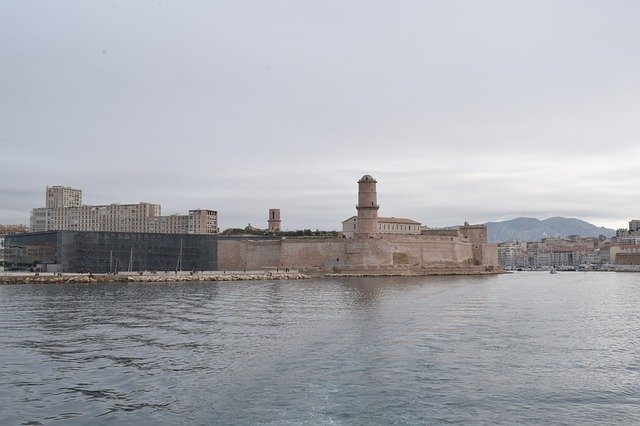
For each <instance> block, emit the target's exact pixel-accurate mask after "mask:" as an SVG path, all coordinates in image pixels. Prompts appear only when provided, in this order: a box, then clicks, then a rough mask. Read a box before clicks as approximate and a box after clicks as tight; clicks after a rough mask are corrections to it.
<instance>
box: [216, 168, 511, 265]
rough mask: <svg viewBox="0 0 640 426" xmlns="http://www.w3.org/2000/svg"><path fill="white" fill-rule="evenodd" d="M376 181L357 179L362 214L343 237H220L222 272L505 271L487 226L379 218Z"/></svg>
mask: <svg viewBox="0 0 640 426" xmlns="http://www.w3.org/2000/svg"><path fill="white" fill-rule="evenodd" d="M376 183H377V182H376V180H375V179H374V178H373V177H371V176H370V175H365V176H363V177H362V178H361V179H360V180H359V181H358V204H357V206H356V210H357V213H358V214H357V216H353V217H351V218H349V219H347V220H346V221H344V222H343V235H342V238H296V237H283V238H275V237H271V238H264V237H246V238H243V237H238V238H234V237H228V238H227V237H221V238H220V239H219V240H218V241H219V242H218V268H219V269H221V270H242V269H247V270H249V269H251V270H254V269H255V270H257V269H299V270H304V271H311V272H314V271H318V272H322V271H324V272H335V273H347V274H350V273H363V272H366V273H375V274H378V273H380V274H387V273H392V274H396V273H399V274H431V273H451V274H455V273H465V274H466V273H469V274H481V273H495V272H500V271H501V269H500V268H499V265H498V250H497V246H496V245H494V244H487V229H486V226H484V225H469V224H467V223H465V224H464V225H463V226H461V227H460V228H459V229H444V230H441V229H426V230H423V229H421V225H420V223H419V222H417V221H413V220H411V219H402V218H384V217H378V209H379V206H378V204H377V192H376ZM345 226H346V227H347V228H348V229H344V227H345Z"/></svg>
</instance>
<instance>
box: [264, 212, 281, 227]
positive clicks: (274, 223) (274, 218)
mask: <svg viewBox="0 0 640 426" xmlns="http://www.w3.org/2000/svg"><path fill="white" fill-rule="evenodd" d="M267 223H268V224H269V227H268V228H267V229H268V230H269V231H270V232H280V230H281V228H280V224H281V223H282V221H281V220H280V209H269V220H268V221H267Z"/></svg>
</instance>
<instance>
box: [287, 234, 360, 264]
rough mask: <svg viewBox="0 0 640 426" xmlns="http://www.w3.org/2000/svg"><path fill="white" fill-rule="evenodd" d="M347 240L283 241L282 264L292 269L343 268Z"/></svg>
mask: <svg viewBox="0 0 640 426" xmlns="http://www.w3.org/2000/svg"><path fill="white" fill-rule="evenodd" d="M346 257H347V256H346V252H345V239H342V238H336V239H326V240H325V239H322V240H312V239H295V238H286V239H284V240H283V244H282V253H281V258H280V262H281V265H282V267H284V268H291V269H331V268H332V267H343V266H344V264H345V258H346Z"/></svg>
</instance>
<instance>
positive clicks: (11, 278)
mask: <svg viewBox="0 0 640 426" xmlns="http://www.w3.org/2000/svg"><path fill="white" fill-rule="evenodd" d="M309 278H311V277H310V276H309V275H305V274H301V273H298V272H225V273H210V274H208V273H204V274H201V273H199V274H171V273H165V274H143V275H139V274H137V275H133V274H128V275H121V274H95V275H91V274H63V275H36V274H29V275H13V274H12V275H0V284H64V283H76V284H94V283H132V282H135V283H154V282H193V281H250V280H260V281H272V280H304V279H309Z"/></svg>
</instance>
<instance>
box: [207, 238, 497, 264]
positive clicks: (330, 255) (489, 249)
mask: <svg viewBox="0 0 640 426" xmlns="http://www.w3.org/2000/svg"><path fill="white" fill-rule="evenodd" d="M481 253H482V261H481V266H496V267H497V266H498V262H497V258H498V256H497V247H496V246H495V245H492V244H483V245H482V250H481ZM474 255H476V256H477V255H478V251H477V249H476V250H474V247H473V246H472V244H471V243H469V242H468V241H467V240H466V239H465V238H463V237H461V236H458V237H456V236H451V235H384V236H383V237H378V238H359V239H358V238H356V239H346V238H327V239H313V238H295V237H294V238H291V237H290V238H282V239H271V240H260V239H259V238H256V239H244V240H220V241H219V246H218V268H219V269H220V270H259V269H276V268H278V269H283V268H289V269H301V270H308V271H334V272H336V271H343V270H387V269H389V270H398V269H401V270H402V269H407V270H408V269H416V268H433V267H450V268H451V267H453V268H457V267H468V266H471V265H476V264H478V263H480V262H477V261H476V259H475V258H474Z"/></svg>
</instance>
